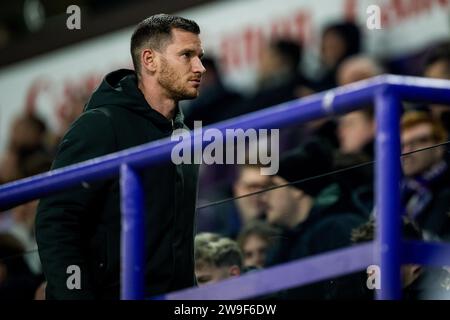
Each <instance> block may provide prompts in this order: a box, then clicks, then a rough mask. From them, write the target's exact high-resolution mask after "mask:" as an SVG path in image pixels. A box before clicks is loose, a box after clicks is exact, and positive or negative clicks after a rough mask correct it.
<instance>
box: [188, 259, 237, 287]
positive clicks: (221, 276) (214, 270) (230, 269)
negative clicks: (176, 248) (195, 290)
mask: <svg viewBox="0 0 450 320" xmlns="http://www.w3.org/2000/svg"><path fill="white" fill-rule="evenodd" d="M240 274H241V270H240V268H239V267H238V266H223V267H217V266H215V265H213V264H211V263H196V265H195V277H196V278H197V283H198V285H199V286H202V285H205V284H208V283H216V282H219V281H222V280H225V279H228V278H230V277H235V276H239V275H240Z"/></svg>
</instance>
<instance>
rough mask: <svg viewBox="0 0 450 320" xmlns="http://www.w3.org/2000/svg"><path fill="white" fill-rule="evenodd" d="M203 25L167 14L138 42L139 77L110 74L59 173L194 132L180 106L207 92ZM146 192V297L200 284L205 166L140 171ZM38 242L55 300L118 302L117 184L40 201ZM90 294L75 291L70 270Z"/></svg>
mask: <svg viewBox="0 0 450 320" xmlns="http://www.w3.org/2000/svg"><path fill="white" fill-rule="evenodd" d="M199 33H200V29H199V27H198V25H197V24H196V23H195V22H193V21H190V20H187V19H184V18H181V17H175V16H169V15H165V14H159V15H155V16H151V17H149V18H147V19H145V20H144V21H142V22H141V23H140V24H139V25H138V26H137V28H136V29H135V31H134V33H133V36H132V38H131V55H132V58H133V64H134V68H135V70H136V71H131V70H118V71H115V72H112V73H110V74H108V75H107V76H106V77H105V79H104V80H103V82H102V84H101V85H100V86H99V88H98V89H97V90H96V91H95V92H94V93H93V95H92V97H91V98H90V100H89V102H88V104H87V106H86V108H85V110H84V112H83V114H82V115H81V116H80V117H79V118H78V119H77V120H76V121H75V122H74V123H73V124H72V126H71V128H70V129H69V131H68V132H67V133H66V135H65V136H64V138H63V140H62V142H61V144H60V146H59V149H58V154H57V156H56V159H55V161H54V164H53V169H56V168H61V167H64V166H67V165H71V164H74V163H78V162H80V161H84V160H88V159H91V158H95V157H98V156H102V155H105V154H109V153H112V152H116V151H119V150H122V149H126V148H130V147H133V146H136V145H140V144H143V143H147V142H150V141H153V140H158V139H161V138H164V137H168V136H171V134H172V132H173V130H174V129H175V128H182V127H185V126H184V124H183V115H182V114H181V112H180V110H179V108H178V101H180V100H183V99H193V98H196V97H197V96H198V88H199V84H200V79H201V76H202V74H203V73H204V72H205V68H204V67H203V65H202V63H201V60H200V58H201V56H202V55H203V49H202V46H201V41H200V38H199ZM141 176H142V179H143V184H144V187H145V208H146V220H145V224H146V241H145V250H146V251H145V252H146V257H145V259H146V260H145V274H146V279H145V294H146V295H147V296H151V295H157V294H161V293H164V292H168V291H173V290H178V289H182V288H186V287H190V286H193V285H195V274H194V256H193V254H194V248H193V237H194V216H195V201H196V190H197V178H198V167H197V166H196V165H187V164H182V165H174V164H173V163H164V164H161V165H158V166H157V167H151V168H148V169H146V170H143V171H142V172H141ZM36 237H37V243H38V246H39V253H40V257H41V260H42V265H43V270H44V273H45V276H46V279H47V281H48V285H47V289H46V294H47V299H117V298H119V292H120V290H119V288H120V282H119V278H120V190H119V180H118V179H112V180H108V181H101V182H96V183H92V184H86V183H84V184H83V185H82V186H79V187H76V188H72V189H70V190H69V191H67V192H64V193H60V194H57V195H52V196H49V197H46V198H44V199H41V201H40V204H39V208H38V214H37V217H36ZM71 265H75V266H78V267H79V268H80V272H81V274H80V275H81V279H80V280H81V288H80V289H77V288H75V289H72V290H71V289H69V288H68V287H67V284H66V283H67V279H68V277H69V276H70V273H69V274H68V273H67V270H68V268H69V266H71Z"/></svg>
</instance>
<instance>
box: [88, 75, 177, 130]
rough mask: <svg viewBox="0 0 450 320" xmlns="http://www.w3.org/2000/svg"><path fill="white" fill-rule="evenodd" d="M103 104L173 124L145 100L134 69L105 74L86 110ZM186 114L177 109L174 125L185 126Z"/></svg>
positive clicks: (158, 122) (166, 123) (161, 123)
mask: <svg viewBox="0 0 450 320" xmlns="http://www.w3.org/2000/svg"><path fill="white" fill-rule="evenodd" d="M102 106H117V107H121V108H125V109H128V110H130V111H132V112H134V113H137V114H139V115H141V116H143V117H146V118H149V119H150V120H151V121H152V122H155V123H157V124H160V125H163V126H167V125H171V121H169V120H168V119H167V118H166V117H164V116H163V115H162V114H161V113H159V112H158V111H156V110H155V109H153V108H152V107H151V106H150V105H149V104H148V103H147V100H145V97H144V95H143V94H142V92H141V90H140V89H139V88H138V83H137V76H136V73H135V72H134V71H133V70H128V69H119V70H116V71H113V72H111V73H109V74H107V75H106V76H105V78H104V79H103V81H102V83H101V84H100V86H99V87H98V88H97V89H96V90H95V91H94V93H93V94H92V96H91V98H90V100H89V102H88V103H87V105H86V107H85V111H87V110H92V109H96V108H99V107H102ZM183 120H184V116H183V114H182V112H181V110H180V108H178V109H177V112H176V114H175V118H174V127H176V128H181V127H183Z"/></svg>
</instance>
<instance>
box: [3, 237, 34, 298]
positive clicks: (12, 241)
mask: <svg viewBox="0 0 450 320" xmlns="http://www.w3.org/2000/svg"><path fill="white" fill-rule="evenodd" d="M24 254H25V250H24V248H23V246H22V245H21V243H20V242H19V241H18V240H17V239H16V238H15V237H14V236H12V235H10V234H0V300H32V299H33V297H34V292H35V291H36V289H37V288H38V286H39V285H40V283H41V282H42V281H43V277H42V276H35V275H33V273H32V272H31V271H30V269H29V267H28V265H27V264H26V262H25V260H24Z"/></svg>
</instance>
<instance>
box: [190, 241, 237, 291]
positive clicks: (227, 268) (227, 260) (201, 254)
mask: <svg viewBox="0 0 450 320" xmlns="http://www.w3.org/2000/svg"><path fill="white" fill-rule="evenodd" d="M194 252H195V276H196V278H197V283H198V285H199V286H202V285H205V284H208V283H215V282H218V281H221V280H225V279H228V278H230V277H236V276H239V275H240V274H241V273H242V268H243V264H242V253H241V251H240V249H239V247H238V245H237V243H236V242H235V241H233V240H231V239H229V238H224V237H220V238H217V237H216V236H214V235H211V234H202V233H201V234H198V235H197V236H196V237H195V241H194Z"/></svg>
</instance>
